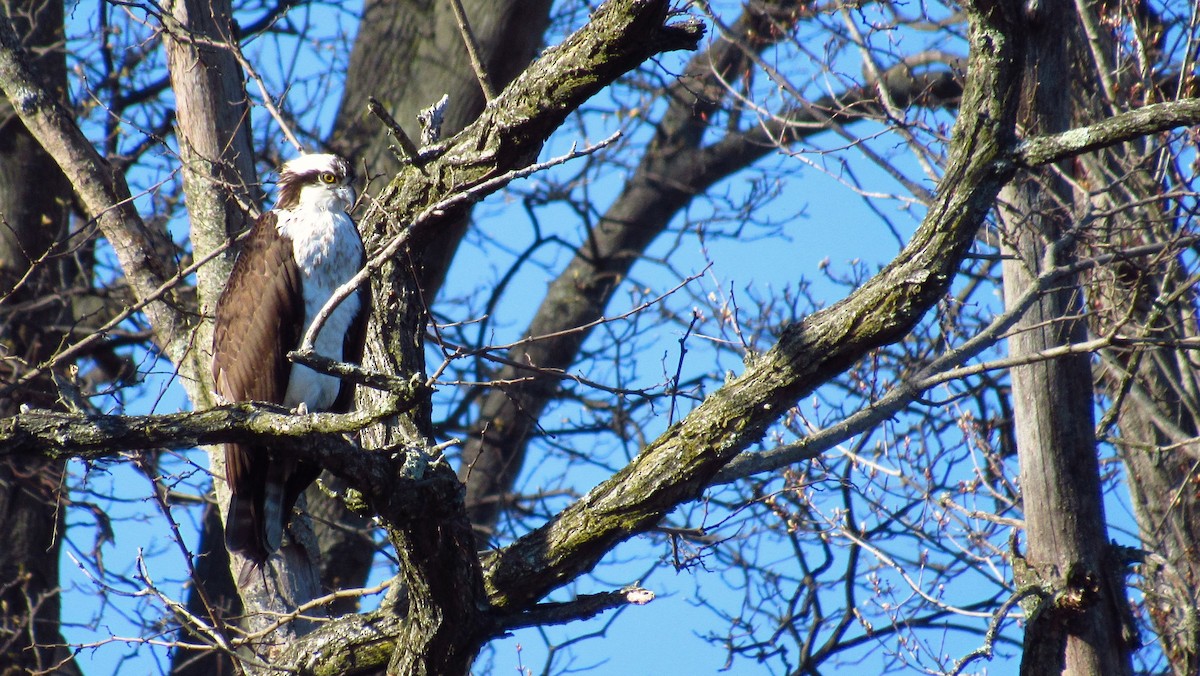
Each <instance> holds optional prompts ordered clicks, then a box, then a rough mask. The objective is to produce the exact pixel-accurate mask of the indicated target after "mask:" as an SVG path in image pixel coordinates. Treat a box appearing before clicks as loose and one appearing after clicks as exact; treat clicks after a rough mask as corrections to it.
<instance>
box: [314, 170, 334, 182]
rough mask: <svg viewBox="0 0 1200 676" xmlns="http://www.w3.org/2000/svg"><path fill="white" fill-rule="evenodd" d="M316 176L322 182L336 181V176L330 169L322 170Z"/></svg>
mask: <svg viewBox="0 0 1200 676" xmlns="http://www.w3.org/2000/svg"><path fill="white" fill-rule="evenodd" d="M317 178H319V179H320V180H321V182H322V183H337V176H335V175H334V173H333V172H332V171H322V172H321V174H320V175H319V176H317Z"/></svg>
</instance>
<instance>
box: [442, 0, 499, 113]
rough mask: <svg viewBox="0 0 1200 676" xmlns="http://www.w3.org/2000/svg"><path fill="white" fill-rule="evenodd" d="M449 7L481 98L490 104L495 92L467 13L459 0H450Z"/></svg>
mask: <svg viewBox="0 0 1200 676" xmlns="http://www.w3.org/2000/svg"><path fill="white" fill-rule="evenodd" d="M450 6H451V7H453V8H454V18H455V19H456V20H458V31H459V32H460V33H462V37H463V42H464V43H466V45H467V56H469V57H470V58H471V68H472V69H473V70H474V71H475V79H477V80H479V88H480V89H482V90H483V98H484V99H486V100H487V102H488V103H491V102H492V100H493V99H495V98H496V90H495V88H493V87H492V83H491V80H490V79H489V78H488V74H487V70H486V69H485V68H484V67H483V61H480V59H479V44H478V43H477V42H476V41H475V34H474V33H473V32H471V24H470V23H468V22H467V13H466V12H464V11H463V6H462V2H461V1H460V0H450Z"/></svg>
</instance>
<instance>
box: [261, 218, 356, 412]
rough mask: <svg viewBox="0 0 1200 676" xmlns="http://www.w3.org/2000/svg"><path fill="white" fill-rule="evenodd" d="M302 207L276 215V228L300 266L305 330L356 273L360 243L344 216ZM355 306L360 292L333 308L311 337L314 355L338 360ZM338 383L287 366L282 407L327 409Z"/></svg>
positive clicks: (352, 318)
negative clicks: (331, 312)
mask: <svg viewBox="0 0 1200 676" xmlns="http://www.w3.org/2000/svg"><path fill="white" fill-rule="evenodd" d="M306 206H307V205H305V204H304V203H303V202H302V203H301V206H299V207H297V208H295V209H292V210H290V211H280V212H279V219H278V221H277V225H276V227H277V228H278V229H279V234H281V235H284V236H286V237H288V238H289V239H291V240H292V252H293V254H294V255H295V257H296V264H297V265H298V266H299V268H300V274H301V276H302V279H303V283H304V327H305V330H307V328H308V326H309V325H310V324H311V323H312V320H313V317H315V316H316V314H317V313H318V312H320V311H321V308H322V307H324V306H325V303H326V301H328V300H329V298H330V296H332V295H333V292H334V290H335V289H337V288H338V287H339V286H341V285H342V284H345V283H346V282H347V281H349V280H350V278H351V277H353V276H354V275H355V273H357V272H358V270H359V266H360V265H361V263H362V259H363V245H362V241H361V240H360V239H359V236H358V231H357V230H355V228H354V222H353V221H352V220H350V217H349V216H348V215H346V212H344V211H342V210H341V209H337V208H334V209H331V208H328V207H329V206H331V204H330V203H321V204H316V205H312V206H308V207H307V208H306ZM361 305H362V298H361V291H360V292H357V293H355V294H354V295H352V296H350V297H349V298H347V299H346V300H344V301H342V303H341V304H340V305H338V307H337V309H336V310H335V311H334V312H333V314H332V315H331V316H330V317H329V320H328V321H326V322H325V325H324V326H323V327H322V328H321V332H320V333H318V334H317V340H316V345H315V348H316V351H317V354H320V355H322V356H325V357H329V358H331V359H336V360H338V361H342V360H343V358H344V355H343V354H342V348H343V344H344V341H345V337H346V332H347V331H348V330H349V329H350V324H351V322H353V321H354V317H355V316H356V315H357V314H358V312H359V309H360V307H361ZM340 384H341V381H339V380H338V379H337V378H334V377H333V376H327V375H324V374H320V373H317V372H316V371H313V370H312V369H309V368H307V367H304V366H299V365H293V366H292V375H291V378H290V380H289V381H288V388H287V394H286V396H285V397H284V404H285V405H287V406H290V407H295V406H299V405H300V403H301V402H303V403H304V404H305V405H306V406H307V407H308V409H309V410H310V411H321V410H325V409H328V408H329V407H330V406H331V405H333V402H334V400H335V399H336V398H337V393H338V388H339V387H340Z"/></svg>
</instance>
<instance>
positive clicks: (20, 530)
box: [0, 0, 83, 674]
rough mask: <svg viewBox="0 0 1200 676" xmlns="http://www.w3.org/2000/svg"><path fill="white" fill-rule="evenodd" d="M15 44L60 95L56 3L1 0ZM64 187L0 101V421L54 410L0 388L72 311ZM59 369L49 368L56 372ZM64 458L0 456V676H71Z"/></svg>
mask: <svg viewBox="0 0 1200 676" xmlns="http://www.w3.org/2000/svg"><path fill="white" fill-rule="evenodd" d="M0 11H2V12H3V14H5V15H7V16H8V17H10V18H11V20H12V22H13V24H14V27H15V28H16V31H17V34H18V35H20V36H21V41H22V44H24V45H25V46H26V47H28V48H29V49H31V50H36V51H37V52H38V53H39V54H40V55H39V56H38V57H37V58H36V60H35V65H36V68H37V69H38V73H39V75H40V76H41V77H42V81H43V83H44V84H45V86H46V87H47V88H49V89H50V90H52V91H53V92H55V94H56V95H57V96H59V97H63V96H65V90H66V55H65V52H64V51H63V49H62V40H63V8H62V5H61V3H57V2H46V3H43V2H29V1H25V0H21V1H16V2H4V3H3V8H2V10H0ZM70 196H71V187H70V184H68V183H67V181H66V179H65V178H64V177H63V175H62V172H60V171H59V170H58V167H57V166H56V165H55V164H54V160H53V158H51V157H50V156H49V155H47V154H46V152H45V151H44V150H42V148H41V146H39V145H38V143H37V141H35V140H34V139H33V137H32V136H31V135H30V134H29V132H28V131H27V130H26V129H25V125H24V124H23V123H22V122H21V120H20V119H19V118H18V117H17V116H16V115H15V112H14V111H13V109H12V107H11V106H10V105H9V104H8V102H7V101H0V308H3V309H2V310H0V354H3V355H4V359H0V388H2V389H0V416H5V417H7V416H12V415H15V414H16V413H17V412H18V410H19V408H20V407H21V406H23V405H27V406H36V407H41V408H61V407H62V404H61V403H60V402H59V396H58V392H57V388H56V387H55V384H54V381H53V379H52V378H51V377H50V376H49V375H48V374H46V375H43V376H42V377H40V378H37V379H35V380H33V381H31V382H29V383H28V384H27V385H26V386H24V387H22V388H20V389H19V390H9V389H8V388H7V387H5V386H8V385H11V384H13V383H15V382H16V381H17V380H18V379H19V378H21V377H22V376H24V375H25V374H26V372H27V369H28V367H29V366H36V365H38V364H41V363H42V362H44V361H45V360H46V359H48V358H49V357H50V356H51V355H52V354H53V353H54V352H55V351H56V350H57V349H58V347H59V344H60V342H61V341H62V340H63V335H62V333H61V329H59V328H57V327H63V326H70V325H71V323H72V322H71V318H72V316H73V312H72V307H71V300H70V295H69V294H68V293H67V290H68V289H70V288H72V287H75V286H77V285H79V284H80V283H81V281H82V280H81V278H80V273H81V272H83V271H82V270H79V269H78V268H77V267H76V266H74V265H72V259H71V257H64V256H62V252H61V251H60V250H56V249H55V245H56V244H57V243H58V242H60V241H61V237H62V235H63V234H65V233H66V231H67V228H68V227H69V225H70V215H71V204H70ZM65 374H66V371H65V370H60V371H58V375H59V376H60V377H65ZM65 465H66V462H65V461H64V460H55V459H51V458H46V457H40V456H19V457H13V456H10V457H7V458H3V459H0V522H3V523H4V525H5V539H4V540H5V542H4V546H3V547H0V608H2V609H3V610H2V612H0V673H3V674H18V673H28V672H31V671H40V670H51V669H54V670H58V671H60V673H78V668H77V667H76V665H75V662H74V660H73V659H72V657H71V655H70V653H69V652H67V651H65V650H63V649H60V648H56V647H55V646H57V645H61V644H62V643H63V639H62V637H61V635H60V634H59V610H60V602H59V589H58V559H59V554H60V552H61V549H62V537H61V533H62V530H63V526H64V520H63V503H62V501H61V491H62V490H63V485H62V480H63V469H64V466H65Z"/></svg>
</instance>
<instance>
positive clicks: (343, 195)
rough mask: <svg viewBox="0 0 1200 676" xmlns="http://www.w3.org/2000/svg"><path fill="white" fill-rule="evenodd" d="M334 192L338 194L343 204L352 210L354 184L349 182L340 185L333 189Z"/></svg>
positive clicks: (347, 209) (348, 209) (346, 208)
mask: <svg viewBox="0 0 1200 676" xmlns="http://www.w3.org/2000/svg"><path fill="white" fill-rule="evenodd" d="M333 194H334V195H336V196H337V198H338V200H339V201H341V202H342V205H343V206H344V208H345V210H346V211H350V209H351V207H353V206H354V197H355V194H354V186H352V185H349V184H347V185H342V186H338V188H337V189H336V190H334V191H333Z"/></svg>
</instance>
